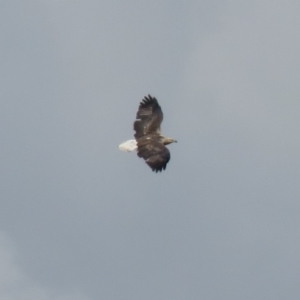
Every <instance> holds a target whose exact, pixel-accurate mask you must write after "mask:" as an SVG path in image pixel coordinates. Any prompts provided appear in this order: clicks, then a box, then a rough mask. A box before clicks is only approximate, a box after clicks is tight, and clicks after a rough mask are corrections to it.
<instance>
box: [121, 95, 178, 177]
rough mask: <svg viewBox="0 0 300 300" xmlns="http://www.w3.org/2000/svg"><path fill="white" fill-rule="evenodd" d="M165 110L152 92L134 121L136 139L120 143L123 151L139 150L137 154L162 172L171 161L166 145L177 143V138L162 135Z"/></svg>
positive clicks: (156, 170)
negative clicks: (161, 129)
mask: <svg viewBox="0 0 300 300" xmlns="http://www.w3.org/2000/svg"><path fill="white" fill-rule="evenodd" d="M162 121H163V112H162V110H161V107H160V105H159V103H158V101H157V99H156V98H155V97H152V96H151V95H150V94H148V96H145V97H144V98H143V100H142V101H141V102H140V105H139V108H138V111H137V113H136V120H135V121H134V123H133V129H134V131H135V134H134V138H135V139H134V140H128V141H125V142H123V143H122V144H120V145H119V149H120V150H121V151H126V152H131V151H135V150H137V155H138V157H140V158H143V159H144V160H145V162H146V163H147V165H148V166H149V167H150V168H151V169H152V171H153V172H156V173H157V172H162V171H163V170H165V169H166V167H167V164H168V162H169V161H170V158H171V154H170V151H169V149H168V148H167V147H166V145H169V144H171V143H177V140H175V139H173V138H170V137H165V136H163V135H161V131H160V125H161V123H162Z"/></svg>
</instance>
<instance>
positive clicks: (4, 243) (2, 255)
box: [0, 232, 89, 300]
mask: <svg viewBox="0 0 300 300" xmlns="http://www.w3.org/2000/svg"><path fill="white" fill-rule="evenodd" d="M16 252H17V251H16V248H15V247H14V246H13V243H12V241H11V240H10V239H9V237H8V236H7V235H6V234H4V233H3V232H0V266H1V267H0V298H1V300H20V299H22V300H88V299H89V298H88V297H86V296H85V295H83V294H82V293H80V292H77V291H75V292H74V291H72V292H62V293H58V292H53V291H52V290H51V289H49V288H47V287H44V286H40V285H39V284H38V283H37V282H35V281H34V280H33V279H32V278H30V276H29V275H28V274H26V272H25V271H24V270H23V269H22V268H21V267H20V266H19V265H18V263H17V262H16V259H15V258H16V256H17V254H16Z"/></svg>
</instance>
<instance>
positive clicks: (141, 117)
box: [133, 95, 163, 139]
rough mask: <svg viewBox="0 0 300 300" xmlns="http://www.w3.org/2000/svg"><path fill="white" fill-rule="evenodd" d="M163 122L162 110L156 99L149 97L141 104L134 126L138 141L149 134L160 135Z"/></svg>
mask: <svg viewBox="0 0 300 300" xmlns="http://www.w3.org/2000/svg"><path fill="white" fill-rule="evenodd" d="M162 120H163V113H162V110H161V108H160V106H159V104H158V102H157V100H156V98H155V97H152V96H151V95H148V96H146V97H144V99H143V101H142V102H141V103H140V106H139V109H138V111H137V114H136V120H135V122H134V124H133V128H134V130H135V135H134V137H135V138H136V139H138V138H140V137H142V136H143V135H146V134H148V133H160V124H161V122H162Z"/></svg>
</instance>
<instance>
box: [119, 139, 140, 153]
mask: <svg viewBox="0 0 300 300" xmlns="http://www.w3.org/2000/svg"><path fill="white" fill-rule="evenodd" d="M119 149H120V150H121V151H125V152H132V151H134V150H136V149H137V144H136V140H128V141H126V142H124V143H122V144H120V145H119Z"/></svg>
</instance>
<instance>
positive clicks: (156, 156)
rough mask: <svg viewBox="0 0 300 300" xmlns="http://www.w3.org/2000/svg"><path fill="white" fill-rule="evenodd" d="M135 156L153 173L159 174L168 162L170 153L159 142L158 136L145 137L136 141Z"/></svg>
mask: <svg viewBox="0 0 300 300" xmlns="http://www.w3.org/2000/svg"><path fill="white" fill-rule="evenodd" d="M137 145H138V149H137V155H138V156H139V157H142V158H143V159H144V160H145V162H146V163H147V164H148V166H149V167H150V168H151V169H152V171H154V172H156V173H157V172H161V171H162V170H165V169H166V167H167V163H168V162H169V160H170V157H171V155H170V151H169V150H168V148H167V147H166V146H165V145H164V144H163V143H162V142H160V139H159V135H158V134H153V135H147V136H144V137H142V138H140V139H138V144H137Z"/></svg>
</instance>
